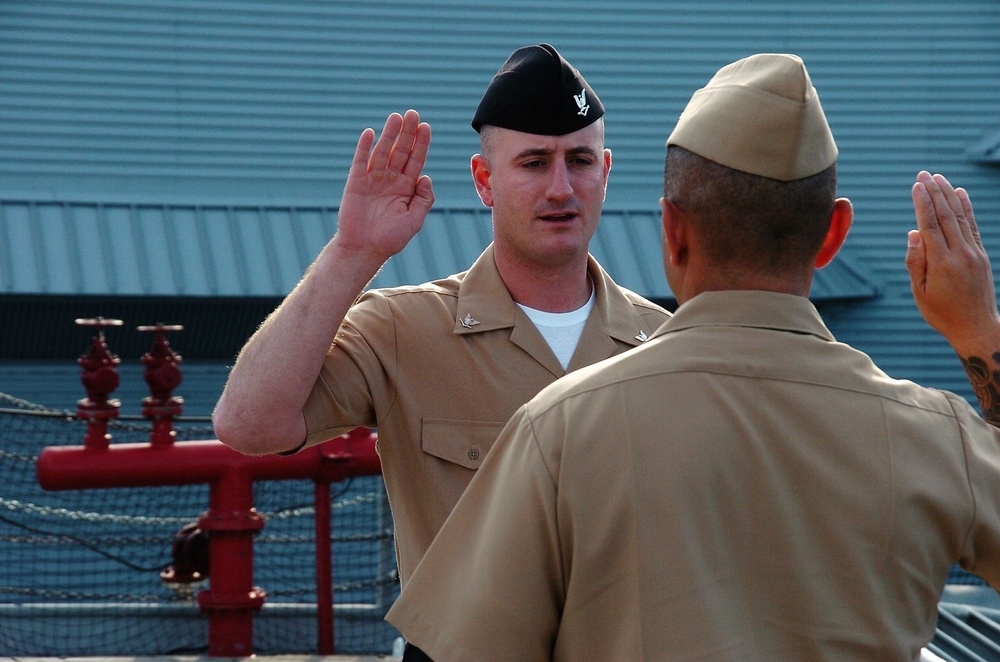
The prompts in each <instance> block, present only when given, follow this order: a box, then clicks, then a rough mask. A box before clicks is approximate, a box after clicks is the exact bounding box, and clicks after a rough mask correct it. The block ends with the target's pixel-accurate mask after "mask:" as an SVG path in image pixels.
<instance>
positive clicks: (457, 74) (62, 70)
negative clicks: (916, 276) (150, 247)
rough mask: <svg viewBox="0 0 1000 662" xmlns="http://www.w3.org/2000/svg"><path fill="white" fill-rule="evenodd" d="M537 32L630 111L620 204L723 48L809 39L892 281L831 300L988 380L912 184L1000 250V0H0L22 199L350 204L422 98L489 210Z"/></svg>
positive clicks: (927, 370) (895, 356) (863, 253)
mask: <svg viewBox="0 0 1000 662" xmlns="http://www.w3.org/2000/svg"><path fill="white" fill-rule="evenodd" d="M539 41H549V42H552V43H554V44H555V45H556V46H557V47H559V48H560V50H562V51H563V52H564V54H566V55H567V57H568V58H569V59H570V60H571V61H572V62H574V63H575V64H576V65H577V66H578V67H580V69H581V70H583V71H584V72H585V74H586V76H587V78H588V80H589V81H590V82H591V83H592V84H593V86H594V87H595V88H596V89H597V90H598V91H599V93H600V95H601V97H602V100H603V101H604V103H605V105H606V106H607V108H608V118H607V119H608V130H607V139H608V144H609V146H610V147H611V148H612V149H613V151H614V156H615V161H614V168H613V170H612V175H611V190H610V192H609V196H608V201H607V208H608V210H609V211H624V210H634V211H654V210H655V208H656V199H657V197H658V196H659V187H660V172H661V170H662V155H663V147H662V144H663V140H664V138H665V136H666V135H667V133H668V132H669V130H670V128H671V127H672V126H673V122H674V120H675V119H676V117H677V115H678V114H679V112H680V110H681V108H682V107H683V105H684V103H685V101H686V99H687V98H688V97H689V96H690V94H691V92H692V91H693V90H694V89H695V88H697V87H698V86H700V85H702V84H704V83H705V82H706V81H707V80H708V78H709V77H710V76H711V75H712V73H714V71H715V70H716V69H717V68H718V67H719V66H721V65H723V64H725V63H727V62H729V61H731V60H734V59H736V58H739V57H743V56H745V55H747V54H749V53H752V52H757V51H791V52H796V53H798V54H800V55H802V56H803V57H804V58H805V60H806V62H807V64H808V66H809V68H810V72H811V74H812V76H813V79H814V81H815V83H816V85H817V87H818V88H819V90H820V94H821V97H822V99H823V103H824V107H825V108H826V110H827V114H828V116H829V118H830V122H831V125H832V126H833V128H834V131H835V133H836V135H837V137H838V142H839V144H840V147H841V160H840V164H841V191H842V193H843V194H844V195H847V196H848V197H850V198H851V199H852V200H853V201H854V203H855V207H856V211H857V217H856V222H855V227H854V230H853V231H852V236H851V237H850V239H849V240H848V246H847V248H846V249H845V256H846V257H847V258H848V260H849V261H850V262H852V263H853V264H856V265H860V267H861V268H863V269H864V273H865V275H866V276H867V277H869V278H870V280H871V281H873V282H874V284H875V285H876V286H877V287H878V291H879V297H878V298H876V299H874V300H870V301H867V302H852V303H849V304H842V305H825V306H824V311H825V312H826V313H827V315H828V317H829V319H830V322H831V325H832V326H833V327H834V331H835V332H836V333H837V334H838V336H839V337H840V338H841V339H843V340H846V341H848V342H852V343H854V344H857V345H859V346H861V347H863V348H864V349H866V350H868V351H869V352H870V353H872V355H873V356H874V357H875V358H876V360H878V361H879V362H880V363H881V364H882V365H883V366H884V367H885V368H886V369H887V370H888V371H889V372H890V373H891V374H893V375H896V376H908V377H913V378H916V379H917V380H919V381H922V382H924V383H928V384H932V385H940V386H945V387H950V388H953V389H957V390H959V391H961V392H964V393H968V389H967V387H966V386H965V383H964V382H965V379H964V376H963V375H962V373H961V371H959V370H957V368H956V363H955V360H954V358H953V356H952V355H951V352H950V351H949V349H948V348H947V346H946V345H945V344H944V343H943V342H942V341H940V339H938V338H936V337H935V335H934V334H933V333H932V332H930V331H929V330H928V329H927V328H926V326H925V325H924V324H923V322H922V320H921V319H920V317H919V315H918V314H917V312H916V310H915V308H914V306H913V304H912V301H911V297H910V294H909V285H908V281H907V276H906V272H905V269H904V268H903V263H902V259H903V252H904V246H905V232H906V230H907V229H908V228H909V227H911V226H912V224H913V221H912V211H911V209H910V203H909V194H908V191H909V186H910V183H911V182H912V180H913V176H914V174H915V173H916V171H917V170H919V169H920V168H930V169H933V170H939V171H942V172H944V173H946V174H948V175H949V176H950V177H951V178H952V179H953V180H954V181H956V182H957V183H959V184H961V185H964V186H966V187H967V188H969V190H970V191H971V192H972V194H973V199H974V201H975V203H976V208H977V212H978V216H979V218H980V219H981V220H982V229H983V233H984V237H985V240H986V243H987V246H988V248H989V249H991V251H992V252H993V253H994V255H996V256H997V259H996V260H995V261H996V262H998V263H1000V229H998V228H1000V226H998V222H1000V186H998V183H1000V171H998V170H997V168H996V166H995V165H994V166H990V165H984V164H982V163H976V162H973V161H972V160H970V159H969V157H968V156H967V154H966V150H967V148H969V147H970V146H972V145H973V144H975V143H977V142H978V141H981V139H982V138H983V137H984V136H987V135H990V134H994V133H995V132H996V131H997V129H998V127H1000V113H998V110H1000V3H997V2H996V0H963V1H959V2H952V3H939V2H933V1H930V0H917V1H914V2H906V3H902V2H895V1H886V0H881V1H869V2H856V1H855V2H825V1H823V2H813V3H804V2H801V1H799V0H794V1H793V0H777V1H771V2H754V3H745V2H735V1H730V2H723V1H719V0H707V1H705V2H699V3H693V2H673V1H665V2H659V1H623V2H618V3H606V2H596V1H593V0H547V1H543V2H532V3H527V2H523V3H522V2H493V3H488V4H485V3H483V4H469V3H465V2H459V1H457V0H455V1H450V2H449V1H436V2H402V1H396V2H380V3H370V4H369V3H353V2H352V3H347V2H333V1H330V2H326V1H324V2H301V1H299V2H242V1H241V2H237V1H223V0H217V1H206V2H201V1H196V0H174V1H170V2H100V3H96V2H93V3H92V2H64V3H57V2H40V1H39V2H18V1H16V0H9V1H8V2H5V3H2V4H0V196H3V197H5V198H7V199H11V196H14V197H15V198H16V199H18V200H33V201H36V202H45V201H55V202H69V203H83V202H100V203H103V204H114V203H129V204H134V203H142V204H152V205H164V204H168V205H180V206H184V205H204V206H207V207H211V206H213V205H231V206H235V207H241V206H242V207H250V208H261V207H267V206H269V205H277V206H282V205H285V206H289V207H291V206H309V205H316V206H326V207H333V206H335V205H336V203H337V201H338V200H339V194H340V189H341V187H342V182H343V177H344V175H345V174H346V167H347V163H348V160H349V157H350V154H351V152H352V150H353V146H354V143H355V140H356V137H357V134H358V133H359V131H360V130H361V128H363V127H364V126H369V125H373V126H376V127H377V126H379V125H380V124H381V121H382V119H383V118H384V116H385V114H386V113H387V112H389V111H392V110H402V109H404V108H406V107H411V106H412V107H416V108H418V109H420V110H421V111H422V113H423V115H424V117H425V119H427V120H429V121H430V122H431V123H432V125H433V127H434V132H435V133H434V144H433V146H432V153H431V161H430V164H429V165H428V169H427V170H428V172H429V173H430V174H431V175H432V177H433V178H434V180H435V187H436V190H437V194H438V199H439V203H440V204H441V206H442V208H454V209H471V208H473V207H475V206H476V205H477V204H478V201H477V200H476V198H475V194H474V192H473V189H472V187H471V185H470V184H469V181H468V157H469V155H470V154H471V153H472V152H473V151H475V149H476V137H475V134H474V132H472V130H471V129H470V127H469V126H468V121H469V118H470V117H471V115H472V112H473V110H474V108H475V105H476V103H477V102H478V99H479V96H480V94H481V92H482V90H483V88H484V87H485V84H486V82H487V80H488V79H489V77H490V76H492V74H493V73H494V72H495V71H496V69H497V67H498V66H499V64H500V63H501V62H502V61H503V59H504V58H505V57H506V56H507V55H508V54H509V52H510V51H511V50H513V49H514V48H515V47H517V46H520V45H523V44H525V43H533V42H539ZM251 222H252V221H250V220H247V223H251ZM220 223H222V222H221V221H220ZM225 223H231V221H229V220H227V221H225ZM54 225H55V224H54ZM71 225H72V224H71ZM227 227H228V226H227ZM53 231H55V230H53ZM60 231H61V230H60ZM68 232H70V233H71V232H72V231H68ZM220 232H221V230H220ZM74 240H77V241H80V240H79V239H78V238H76V237H74V236H73V235H72V234H67V238H66V241H68V242H71V243H72V242H73V241H74ZM451 240H454V238H451ZM7 241H8V245H9V246H10V249H11V250H14V251H16V250H18V247H17V246H14V245H13V244H12V242H13V241H15V239H14V238H12V237H8V238H7ZM112 241H117V240H112ZM164 241H166V242H168V244H169V242H171V241H174V242H176V241H177V239H171V238H170V237H165V238H164ZM278 243H281V242H280V240H279V242H278ZM266 248H267V247H264V248H262V247H259V246H257V247H254V246H249V247H246V248H245V252H244V253H242V254H241V255H234V256H230V257H228V258H225V256H222V257H218V258H217V259H218V260H219V264H218V265H217V268H216V273H217V274H227V276H226V277H228V278H235V279H236V280H235V281H233V282H235V283H238V284H240V283H242V285H240V286H241V287H246V288H247V289H248V291H253V289H254V287H256V285H255V283H258V282H273V281H275V280H276V279H277V280H279V281H280V280H281V279H282V278H285V277H286V275H285V271H286V270H287V271H291V270H292V269H291V267H289V266H288V265H287V264H286V263H285V261H284V258H281V259H273V256H270V253H268V252H267V250H266ZM647 248H648V249H649V250H651V251H652V253H653V256H652V258H651V259H656V255H655V246H647ZM275 250H276V251H277V252H276V255H280V254H281V251H284V252H285V254H287V255H295V256H296V257H298V254H297V253H296V251H298V250H300V249H299V248H296V247H289V246H283V247H282V248H281V249H280V250H279V249H277V248H276V249H275ZM421 250H423V249H421ZM262 256H263V258H264V259H260V258H261V257H262ZM269 256H270V257H269ZM188 257H190V258H192V259H196V258H194V257H193V256H190V255H189V256H188ZM201 257H202V258H204V259H207V257H206V256H201ZM226 259H228V260H229V262H230V263H231V265H230V267H231V269H232V271H230V267H226V266H224V265H225V264H227V263H226V262H225V260H226ZM435 259H436V258H435ZM435 259H432V260H431V261H430V262H429V264H430V265H431V267H434V266H437V263H436V261H435ZM130 260H131V261H132V262H133V263H134V261H135V258H134V256H123V257H120V258H119V257H117V253H116V258H115V262H114V264H115V267H114V269H113V271H114V272H115V274H105V275H103V276H100V277H99V278H98V277H97V276H87V275H86V274H84V271H85V267H84V262H85V259H84V258H83V257H76V258H73V257H69V259H68V260H66V261H65V262H58V261H57V262H55V263H53V261H52V260H50V262H49V266H50V272H49V273H48V274H47V275H46V276H45V278H46V279H47V280H48V282H49V284H55V283H59V282H61V279H73V278H98V281H99V280H100V278H104V279H105V280H107V281H109V282H113V281H114V279H115V278H117V279H119V282H122V281H124V280H126V279H128V278H137V279H140V280H141V279H143V278H147V279H149V281H150V282H154V281H157V280H158V278H159V277H160V276H158V275H157V274H160V272H159V271H157V270H158V269H162V267H161V266H155V265H148V266H146V267H142V266H140V265H137V264H132V265H131V266H129V265H130V262H129V261H130ZM241 260H242V263H241V262H240V261H241ZM241 265H242V266H241ZM119 267H120V269H119ZM4 268H6V269H7V271H8V272H9V271H10V269H11V267H10V266H9V265H8V266H6V267H4ZM4 268H0V273H3V271H4ZM240 268H244V269H246V270H247V271H246V273H241V274H239V275H237V272H239V269H240ZM59 269H61V270H62V271H60V272H59V273H57V270H59ZM143 269H147V270H148V271H147V272H144V271H143ZM446 271H448V269H441V272H442V273H444V272H446ZM162 276H163V278H174V279H176V278H177V276H176V275H174V274H162ZM183 277H188V276H183ZM219 278H222V277H221V276H219ZM220 282H221V281H220Z"/></svg>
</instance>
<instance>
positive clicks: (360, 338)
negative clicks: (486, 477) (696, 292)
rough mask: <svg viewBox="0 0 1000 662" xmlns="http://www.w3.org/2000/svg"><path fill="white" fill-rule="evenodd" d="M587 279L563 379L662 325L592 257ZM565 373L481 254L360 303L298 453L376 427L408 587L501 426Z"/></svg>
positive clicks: (659, 314)
mask: <svg viewBox="0 0 1000 662" xmlns="http://www.w3.org/2000/svg"><path fill="white" fill-rule="evenodd" d="M589 273H590V277H591V280H592V281H593V284H594V290H595V301H594V307H593V310H592V311H591V313H590V316H589V318H588V319H587V322H586V325H585V327H584V329H583V333H582V335H581V337H580V342H579V345H578V346H577V348H576V352H575V353H574V354H573V357H572V360H571V362H570V364H569V370H571V371H572V370H575V369H577V368H580V367H582V366H585V365H589V364H591V363H594V362H596V361H599V360H602V359H606V358H608V357H610V356H614V355H615V354H618V353H620V352H623V351H625V350H627V349H630V348H632V347H634V346H636V345H639V344H641V341H642V340H644V339H645V338H646V337H647V336H648V335H650V334H652V332H653V331H654V330H655V329H656V328H657V327H658V326H659V325H660V324H661V323H662V322H663V321H664V320H665V319H666V318H667V313H666V312H665V311H664V310H663V309H662V308H659V307H658V306H656V305H654V304H652V303H650V302H648V301H646V300H645V299H643V298H641V297H639V296H638V295H636V294H634V293H632V292H630V291H628V290H626V289H624V288H621V287H619V286H617V285H616V284H615V283H614V281H612V280H611V278H610V277H609V276H608V275H607V274H606V273H605V272H604V270H603V269H601V267H600V266H599V265H598V264H597V262H596V261H595V260H594V259H593V258H591V259H590V264H589ZM564 373H565V371H564V370H563V368H562V366H561V365H560V363H559V361H558V359H556V356H555V354H553V353H552V350H550V349H549V346H548V344H547V343H546V342H545V339H544V338H542V336H541V334H540V333H539V332H538V330H537V329H536V328H535V326H534V324H532V323H531V320H529V319H528V317H527V315H525V313H524V312H523V311H522V310H521V309H520V308H519V307H518V306H517V305H516V304H515V303H514V301H513V300H512V299H511V297H510V294H509V293H508V292H507V289H506V287H505V286H504V284H503V281H502V280H501V279H500V274H499V273H498V272H497V269H496V266H495V264H494V261H493V250H492V247H490V248H487V250H486V251H485V252H484V253H483V254H482V255H481V256H480V258H479V259H478V260H477V261H476V262H475V264H474V265H473V266H472V267H471V268H470V269H469V271H467V272H465V273H462V274H458V275H456V276H452V277H450V278H447V279H444V280H441V281H437V282H434V283H429V284H425V285H420V286H415V287H399V288H393V289H384V290H373V291H370V292H368V293H366V294H365V295H364V296H362V297H361V299H360V300H359V301H358V303H357V304H356V305H355V306H354V307H353V308H352V309H351V310H350V312H349V313H348V315H347V318H346V319H345V321H344V323H343V325H342V327H341V329H340V331H339V333H338V334H337V337H336V340H335V341H334V343H333V346H332V347H331V348H330V352H329V354H328V355H327V358H326V362H325V364H324V367H323V370H322V373H321V374H320V377H319V380H318V381H317V382H316V385H315V387H314V388H313V391H312V394H311V396H310V398H309V401H308V403H307V404H306V407H305V416H306V423H307V426H308V431H309V432H308V438H307V444H309V445H312V444H316V443H319V442H321V441H325V440H327V439H330V438H331V437H334V436H336V435H338V434H341V433H343V432H345V431H347V430H350V429H351V428H353V427H356V426H359V425H364V426H372V427H375V426H377V427H378V452H379V456H380V458H381V461H382V472H383V475H384V476H385V481H386V487H387V491H388V495H389V502H390V506H391V508H392V513H393V519H394V522H395V533H396V554H397V561H398V565H399V574H400V579H401V581H402V582H403V583H404V584H405V582H406V580H407V579H408V578H409V576H410V574H411V573H412V572H413V569H414V568H415V567H416V565H417V562H418V561H419V560H420V558H421V557H422V556H423V554H424V551H425V550H426V549H427V546H428V545H429V544H430V542H431V540H432V539H433V538H434V536H435V535H436V534H437V531H438V529H439V528H440V527H441V524H442V523H444V520H445V518H446V517H447V516H448V513H450V512H451V509H452V508H453V507H454V505H455V503H456V502H457V501H458V498H459V496H461V494H462V492H463V491H464V490H465V487H466V485H468V483H469V481H470V480H471V479H472V476H473V475H474V474H475V470H476V469H478V467H479V465H480V463H481V462H482V461H483V458H484V457H485V456H486V454H487V453H488V452H489V450H490V447H491V446H492V445H493V442H494V440H495V439H496V436H497V434H498V433H499V432H500V430H501V429H502V428H503V426H504V424H505V423H506V422H507V419H509V418H510V416H511V414H513V413H514V411H515V410H516V409H517V408H518V407H520V406H521V405H522V404H524V403H525V402H527V401H528V400H529V399H530V398H531V397H532V396H534V395H535V394H536V393H538V391H540V390H541V389H542V388H543V387H545V386H546V385H548V384H550V383H551V382H553V381H555V379H556V378H558V377H560V376H562V375H563V374H564Z"/></svg>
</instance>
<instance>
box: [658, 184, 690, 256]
mask: <svg viewBox="0 0 1000 662" xmlns="http://www.w3.org/2000/svg"><path fill="white" fill-rule="evenodd" d="M660 212H661V213H662V215H663V219H662V223H663V259H664V261H665V262H667V263H669V264H671V265H673V266H676V267H682V266H684V263H685V262H687V256H688V226H687V217H686V216H684V212H682V211H681V210H680V209H678V208H677V207H675V206H674V204H673V203H672V202H670V201H669V200H667V199H666V198H660Z"/></svg>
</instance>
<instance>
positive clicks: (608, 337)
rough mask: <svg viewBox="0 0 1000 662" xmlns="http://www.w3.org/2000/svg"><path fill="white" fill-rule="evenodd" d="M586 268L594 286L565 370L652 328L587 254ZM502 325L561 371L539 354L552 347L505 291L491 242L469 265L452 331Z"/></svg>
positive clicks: (603, 354) (476, 330)
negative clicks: (582, 325)
mask: <svg viewBox="0 0 1000 662" xmlns="http://www.w3.org/2000/svg"><path fill="white" fill-rule="evenodd" d="M587 271H588V273H589V274H590V278H591V281H592V282H593V284H594V308H593V310H592V311H591V312H590V317H588V318H587V325H586V326H585V327H584V330H583V335H582V336H581V337H580V343H579V345H578V346H577V351H576V353H574V355H573V359H572V361H571V362H570V365H569V369H570V370H574V369H576V368H578V367H581V366H582V365H588V364H590V363H593V362H595V361H599V360H601V359H605V358H609V357H611V356H613V355H614V354H615V353H617V345H616V344H615V342H614V341H615V340H618V341H620V342H623V343H625V344H627V345H631V346H636V345H640V344H642V343H643V342H644V341H645V339H646V338H647V337H648V336H649V335H651V334H652V332H653V329H652V328H647V327H646V324H645V323H644V322H643V320H642V317H641V316H640V315H639V313H638V312H636V309H635V306H634V305H633V304H632V302H631V301H630V300H629V299H628V297H626V296H625V294H624V293H623V292H622V291H621V289H620V288H619V287H618V285H617V284H616V283H615V282H614V281H613V280H612V279H611V277H610V276H609V275H608V274H607V272H605V271H604V269H603V268H602V267H601V265H600V264H598V263H597V260H595V259H594V257H593V256H589V257H588V260H587ZM503 328H511V329H514V333H512V335H511V339H512V340H513V341H514V342H516V343H517V344H519V345H521V344H522V343H524V345H523V346H525V348H526V349H528V350H529V352H531V353H532V354H533V355H535V356H536V358H538V359H539V360H540V361H541V362H543V363H544V364H545V365H546V366H547V367H550V369H553V371H554V372H556V371H558V373H559V374H562V372H563V370H562V368H561V367H560V366H559V364H558V362H557V361H555V356H554V355H553V356H551V357H548V356H544V355H545V354H551V351H549V350H548V346H547V345H545V343H544V340H543V339H542V338H541V335H540V334H539V333H538V332H537V330H536V329H535V328H534V325H532V324H531V321H530V320H529V319H528V317H527V315H525V314H524V311H522V310H521V309H520V308H519V307H518V306H517V304H515V303H514V300H513V299H512V298H511V296H510V293H509V292H508V291H507V287H506V286H505V285H504V283H503V280H502V279H501V278H500V272H499V271H497V267H496V263H495V262H494V260H493V245H492V244H490V245H489V246H488V247H487V248H486V250H485V251H483V254H482V255H480V256H479V258H478V259H477V260H476V261H475V263H474V264H473V265H472V266H471V267H470V268H469V271H468V272H467V273H466V276H465V278H464V279H463V280H462V283H461V285H460V286H459V288H458V308H457V314H456V317H455V326H454V333H455V334H458V335H465V334H471V333H480V332H482V331H491V330H495V329H503ZM525 328H529V329H530V332H529V331H524V329H525ZM532 332H533V333H532ZM534 336H537V338H533V337H534ZM536 341H540V344H538V343H536ZM536 345H537V348H536V347H535V346H536ZM543 348H544V349H543ZM549 358H551V360H549ZM550 364H552V365H550ZM553 366H554V368H553Z"/></svg>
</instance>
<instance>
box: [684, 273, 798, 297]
mask: <svg viewBox="0 0 1000 662" xmlns="http://www.w3.org/2000/svg"><path fill="white" fill-rule="evenodd" d="M685 276H686V277H685V278H684V279H683V281H682V282H681V283H679V284H678V288H677V289H678V290H679V291H677V292H674V296H675V297H677V303H678V304H681V303H684V302H685V301H687V300H689V299H693V298H694V297H696V296H697V295H699V294H701V293H702V292H720V291H726V290H761V291H764V292H779V293H781V294H794V295H796V296H802V297H808V296H809V289H810V287H811V286H812V278H813V272H812V270H810V271H809V272H808V273H799V274H739V273H731V272H721V271H713V272H709V273H704V274H700V275H696V274H694V273H690V272H688V273H687V274H685Z"/></svg>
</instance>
